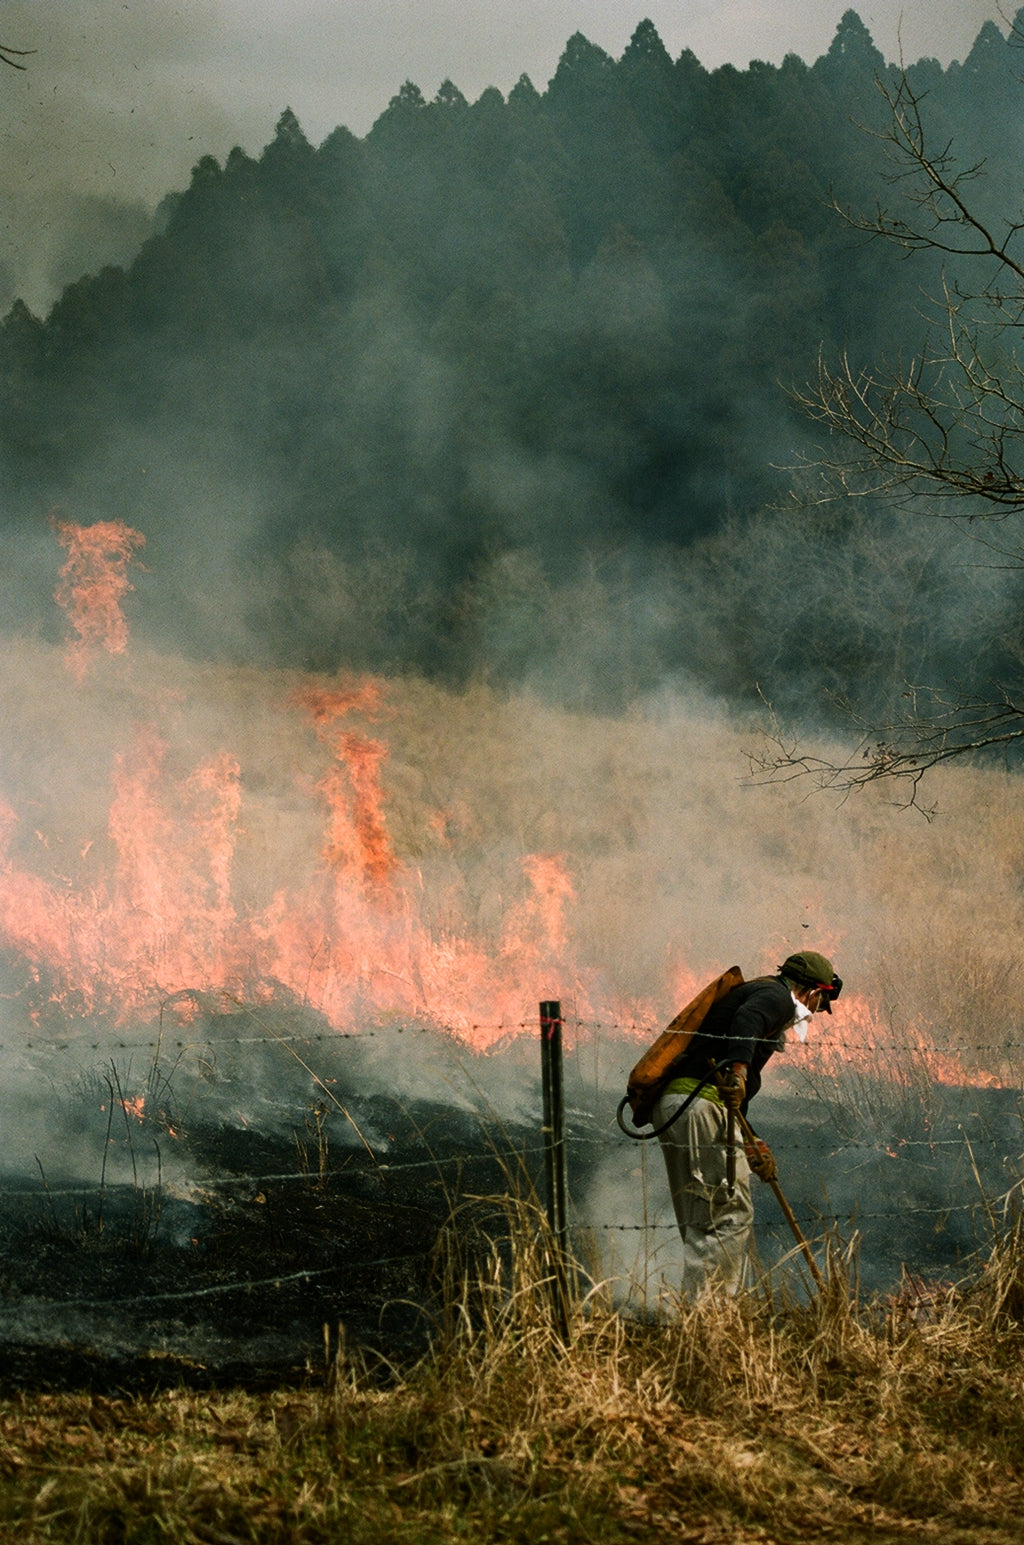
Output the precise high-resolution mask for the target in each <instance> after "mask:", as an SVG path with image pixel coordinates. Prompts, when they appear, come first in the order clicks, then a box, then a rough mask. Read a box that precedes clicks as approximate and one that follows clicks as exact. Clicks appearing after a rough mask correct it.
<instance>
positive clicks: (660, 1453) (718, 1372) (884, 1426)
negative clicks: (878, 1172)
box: [0, 1206, 1024, 1545]
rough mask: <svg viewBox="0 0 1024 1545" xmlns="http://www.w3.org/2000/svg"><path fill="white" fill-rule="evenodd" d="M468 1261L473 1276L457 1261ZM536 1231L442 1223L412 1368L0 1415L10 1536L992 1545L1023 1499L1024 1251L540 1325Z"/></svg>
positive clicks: (22, 1408)
mask: <svg viewBox="0 0 1024 1545" xmlns="http://www.w3.org/2000/svg"><path fill="white" fill-rule="evenodd" d="M470 1257H472V1258H473V1259H474V1260H475V1267H474V1269H473V1272H472V1274H471V1275H470V1274H467V1262H468V1260H469V1259H470ZM550 1267H551V1256H550V1249H549V1247H548V1242H547V1241H546V1240H545V1237H544V1232H543V1228H542V1227H541V1226H540V1224H539V1223H538V1221H537V1220H536V1219H535V1218H534V1217H533V1215H532V1213H531V1212H530V1210H529V1209H528V1208H525V1207H522V1206H520V1207H519V1208H518V1210H517V1212H516V1216H515V1219H514V1227H513V1230H512V1234H511V1236H509V1235H508V1234H507V1233H506V1234H503V1235H501V1236H500V1237H499V1236H498V1235H495V1237H494V1238H492V1239H490V1240H488V1238H487V1236H486V1235H485V1234H478V1235H477V1236H476V1238H475V1239H474V1238H473V1237H472V1231H471V1230H467V1228H466V1225H465V1220H464V1219H463V1220H460V1219H456V1220H454V1222H453V1229H452V1234H451V1236H450V1237H449V1240H448V1242H447V1245H446V1246H445V1248H443V1249H442V1251H441V1252H440V1255H439V1262H438V1270H439V1285H440V1288H441V1290H442V1291H441V1295H440V1301H439V1306H438V1315H437V1320H436V1325H435V1339H434V1344H433V1347H432V1349H431V1351H430V1353H429V1354H428V1355H427V1356H425V1357H424V1358H423V1359H422V1360H421V1361H420V1362H419V1363H418V1364H417V1365H416V1366H414V1367H409V1368H400V1367H397V1366H389V1365H388V1364H386V1363H385V1362H382V1361H381V1360H375V1361H374V1362H373V1363H372V1364H370V1363H368V1362H367V1361H366V1360H365V1359H364V1358H362V1357H361V1356H360V1355H359V1353H358V1351H357V1350H351V1349H347V1348H346V1347H345V1344H344V1339H343V1337H342V1338H340V1339H339V1338H338V1337H334V1336H332V1337H330V1338H328V1340H325V1345H327V1344H328V1341H329V1345H330V1361H329V1362H328V1363H326V1364H325V1366H324V1367H323V1368H321V1369H318V1370H311V1372H310V1375H309V1377H308V1379H307V1380H306V1381H305V1382H304V1383H303V1384H302V1385H301V1387H294V1388H287V1389H285V1388H282V1389H276V1390H272V1391H268V1392H262V1393H260V1392H255V1393H253V1392H245V1391H242V1390H225V1391H212V1392H209V1391H208V1392H202V1393H195V1392H189V1391H188V1390H186V1389H184V1388H179V1389H173V1390H169V1391H165V1392H163V1393H159V1394H155V1395H153V1396H150V1397H138V1398H134V1399H130V1398H127V1397H124V1396H117V1395H103V1396H101V1395H95V1394H51V1395H43V1394H27V1393H22V1394H19V1395H15V1396H7V1397H6V1398H4V1399H3V1401H2V1402H0V1470H2V1474H3V1477H4V1479H3V1483H2V1486H0V1529H2V1530H3V1532H4V1537H5V1538H14V1537H15V1535H17V1537H18V1538H19V1539H20V1540H23V1541H25V1542H31V1545H34V1542H43V1541H57V1540H61V1541H64V1540H76V1541H83V1542H85V1541H88V1542H90V1545H92V1542H103V1545H106V1542H114V1541H117V1542H126V1541H140V1542H141V1541H156V1540H160V1541H174V1542H183V1545H184V1542H198V1541H203V1542H215V1541H216V1542H221V1545H227V1542H234V1541H246V1542H257V1541H258V1542H268V1541H282V1542H283V1541H295V1542H312V1541H317V1542H321V1541H328V1540H330V1541H334V1540H341V1539H344V1540H352V1541H353V1542H355V1545H363V1542H366V1545H370V1542H374V1545H376V1542H380V1541H398V1542H402V1541H409V1542H412V1541H416V1542H420V1541H437V1542H442V1541H444V1542H448V1541H452V1542H455V1541H536V1542H538V1545H540V1542H542V1541H565V1542H574V1545H576V1542H578V1545H584V1542H603V1541H609V1542H611V1541H615V1542H619V1541H625V1540H630V1539H635V1538H644V1537H646V1538H650V1539H654V1540H666V1541H667V1540H670V1539H671V1540H674V1541H684V1542H687V1545H719V1542H720V1545H754V1542H755V1541H757V1542H760V1545H764V1542H776V1545H789V1542H796V1541H805V1540H808V1539H815V1540H818V1539H828V1540H842V1541H849V1542H854V1541H856V1542H862V1541H863V1542H865V1545H866V1542H867V1541H869V1540H870V1541H873V1542H878V1541H896V1540H906V1539H915V1540H917V1539H924V1540H927V1539H934V1540H937V1541H942V1542H946V1541H949V1542H959V1545H982V1542H983V1541H984V1542H985V1545H1011V1542H1016V1541H1017V1540H1018V1539H1019V1525H1018V1519H1019V1516H1020V1508H1021V1505H1022V1502H1024V1476H1022V1473H1021V1463H1020V1461H1021V1454H1022V1452H1024V1371H1022V1363H1021V1358H1020V1347H1021V1333H1022V1328H1024V1245H1022V1235H1021V1230H1020V1227H1019V1225H1018V1226H1015V1227H1013V1228H1010V1229H1009V1230H1008V1231H1007V1232H1005V1233H1004V1234H1003V1235H1001V1236H1000V1237H999V1238H998V1239H996V1240H995V1241H994V1242H993V1244H992V1248H991V1252H990V1255H989V1258H988V1260H987V1262H986V1263H985V1269H984V1270H982V1271H979V1273H978V1274H977V1276H976V1277H975V1279H974V1280H973V1281H971V1282H970V1283H968V1284H966V1285H965V1286H964V1287H963V1288H962V1289H961V1290H960V1291H958V1292H956V1293H949V1294H947V1295H946V1296H945V1297H944V1298H941V1299H940V1298H928V1299H926V1298H922V1297H921V1296H918V1295H915V1294H913V1293H907V1294H904V1295H901V1296H898V1297H896V1298H894V1299H892V1300H889V1301H886V1302H884V1303H876V1304H869V1305H860V1304H859V1303H858V1302H857V1298H856V1294H855V1292H854V1291H853V1281H852V1263H851V1260H850V1256H849V1252H845V1251H843V1250H842V1249H840V1248H839V1247H838V1246H837V1245H835V1246H833V1247H832V1248H830V1250H829V1251H828V1254H827V1259H826V1267H827V1270H826V1279H827V1280H826V1286H825V1288H824V1290H823V1291H822V1292H821V1293H820V1294H818V1295H816V1296H815V1297H814V1298H813V1299H811V1300H809V1301H806V1302H802V1303H796V1302H793V1301H787V1300H780V1298H779V1297H778V1295H777V1294H775V1295H773V1294H771V1293H769V1292H768V1291H766V1290H764V1289H761V1288H759V1289H755V1290H752V1291H751V1292H749V1293H746V1294H744V1295H742V1296H740V1297H738V1298H736V1299H721V1298H717V1297H714V1296H708V1297H705V1298H704V1299H702V1300H701V1301H700V1302H698V1303H696V1304H691V1303H684V1302H680V1303H678V1304H677V1305H676V1306H675V1314H674V1316H673V1317H672V1318H671V1320H669V1321H661V1322H659V1323H641V1322H635V1321H634V1322H630V1321H628V1320H626V1319H624V1318H623V1317H621V1316H620V1315H618V1314H616V1313H615V1312H614V1311H613V1310H612V1309H611V1308H610V1306H609V1305H608V1304H607V1303H606V1302H605V1301H604V1299H603V1296H602V1293H601V1291H600V1289H599V1288H593V1289H592V1290H591V1291H590V1293H589V1294H587V1295H585V1296H577V1297H575V1298H574V1300H573V1304H572V1307H571V1313H570V1318H569V1324H568V1328H567V1333H566V1334H561V1333H560V1332H559V1331H558V1329H557V1328H556V1327H557V1321H556V1320H554V1319H553V1317H552V1314H551V1297H550V1293H551V1271H550Z"/></svg>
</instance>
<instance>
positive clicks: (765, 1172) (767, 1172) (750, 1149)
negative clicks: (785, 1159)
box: [746, 1137, 779, 1183]
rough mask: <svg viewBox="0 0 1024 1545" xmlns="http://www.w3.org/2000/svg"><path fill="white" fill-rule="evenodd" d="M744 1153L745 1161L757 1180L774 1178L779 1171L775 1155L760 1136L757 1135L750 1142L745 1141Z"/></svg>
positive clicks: (766, 1180)
mask: <svg viewBox="0 0 1024 1545" xmlns="http://www.w3.org/2000/svg"><path fill="white" fill-rule="evenodd" d="M746 1154H747V1163H748V1164H749V1165H750V1168H751V1171H752V1173H753V1174H755V1175H756V1176H757V1178H758V1180H763V1181H765V1182H766V1183H767V1182H768V1181H771V1180H774V1179H775V1178H776V1176H777V1175H778V1173H779V1171H778V1166H777V1165H776V1163H775V1155H774V1154H773V1153H772V1151H771V1149H770V1148H769V1147H768V1144H767V1143H766V1142H764V1141H763V1139H762V1138H760V1137H758V1138H755V1139H754V1141H753V1142H752V1143H747V1145H746Z"/></svg>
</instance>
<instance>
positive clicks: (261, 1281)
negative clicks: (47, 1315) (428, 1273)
mask: <svg viewBox="0 0 1024 1545" xmlns="http://www.w3.org/2000/svg"><path fill="white" fill-rule="evenodd" d="M431 1253H432V1252H431V1251H430V1250H410V1251H409V1252H408V1254H406V1255H389V1256H384V1257H382V1258H381V1259H380V1260H376V1261H356V1262H354V1263H353V1262H351V1261H346V1262H345V1263H344V1264H339V1265H337V1266H323V1267H317V1268H315V1269H314V1268H309V1269H303V1270H302V1271H292V1272H287V1273H280V1272H279V1273H278V1274H277V1276H274V1277H259V1278H250V1277H239V1278H236V1279H235V1280H234V1281H232V1282H217V1283H214V1284H213V1285H212V1286H210V1287H203V1288H201V1287H197V1288H185V1289H176V1290H174V1291H167V1292H163V1293H138V1294H133V1296H132V1297H131V1298H23V1299H20V1300H18V1301H17V1302H16V1303H6V1304H5V1303H0V1315H2V1314H4V1313H6V1314H8V1315H19V1316H20V1317H21V1318H24V1316H25V1311H26V1309H123V1308H125V1306H126V1305H127V1306H128V1307H134V1306H135V1305H136V1304H159V1303H181V1302H185V1301H188V1300H191V1299H193V1298H214V1297H220V1296H222V1295H223V1294H225V1293H241V1292H251V1291H252V1290H253V1289H254V1288H265V1287H276V1288H280V1287H283V1286H284V1285H285V1284H286V1283H290V1282H309V1281H312V1280H313V1279H314V1278H316V1277H336V1276H337V1275H338V1273H339V1272H343V1271H350V1270H353V1269H355V1270H358V1271H375V1270H377V1269H378V1268H379V1267H381V1266H401V1265H404V1264H405V1263H406V1262H407V1261H415V1260H425V1259H426V1258H427V1257H428V1256H430V1255H431Z"/></svg>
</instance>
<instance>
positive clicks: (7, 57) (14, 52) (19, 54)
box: [0, 43, 35, 70]
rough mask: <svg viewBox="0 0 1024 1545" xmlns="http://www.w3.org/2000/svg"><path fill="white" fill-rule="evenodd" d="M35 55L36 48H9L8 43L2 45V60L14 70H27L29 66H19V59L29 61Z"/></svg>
mask: <svg viewBox="0 0 1024 1545" xmlns="http://www.w3.org/2000/svg"><path fill="white" fill-rule="evenodd" d="M34 53H35V49H34V48H8V47H7V45H6V43H0V59H2V60H3V62H4V64H9V65H10V67H11V69H12V70H27V69H28V65H26V64H19V63H18V60H19V59H27V58H28V57H29V56H30V55H31V54H34Z"/></svg>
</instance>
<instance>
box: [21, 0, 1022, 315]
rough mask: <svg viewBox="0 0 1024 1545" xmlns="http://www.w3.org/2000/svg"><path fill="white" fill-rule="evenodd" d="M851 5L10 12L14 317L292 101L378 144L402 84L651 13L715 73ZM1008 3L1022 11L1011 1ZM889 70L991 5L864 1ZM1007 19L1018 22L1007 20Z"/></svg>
mask: <svg viewBox="0 0 1024 1545" xmlns="http://www.w3.org/2000/svg"><path fill="white" fill-rule="evenodd" d="M848 3H849V0H517V3H516V4H515V5H509V6H496V5H495V4H494V0H180V3H179V0H0V43H3V44H5V45H7V46H9V47H11V48H18V49H32V50H34V53H32V54H31V55H30V56H29V57H28V58H26V59H25V61H24V62H25V64H26V65H27V69H26V70H25V71H24V72H16V71H14V70H11V69H6V68H3V67H2V66H0V135H2V152H0V310H3V311H6V309H7V308H8V306H9V304H10V302H11V300H13V299H14V297H15V296H16V295H20V296H21V297H22V298H23V299H24V300H25V301H26V302H27V304H28V305H29V306H30V307H31V309H33V310H34V311H36V312H37V313H40V314H42V313H43V312H45V310H46V309H48V307H49V305H50V304H51V303H52V301H53V299H54V298H55V297H56V295H58V294H59V293H60V290H61V288H62V287H63V285H64V284H66V283H68V282H70V280H71V279H73V278H75V277H77V276H78V274H80V273H81V272H83V271H85V270H93V269H95V268H97V267H99V266H101V264H102V262H124V261H126V260H128V259H129V258H130V256H131V255H132V253H133V252H134V250H135V249H136V248H137V245H138V242H139V241H140V240H141V238H142V236H143V235H144V234H145V231H146V226H147V221H148V219H149V218H150V216H151V215H152V212H153V210H154V209H155V207H156V205H157V204H158V202H159V200H160V198H161V197H162V196H163V195H164V194H165V193H166V192H168V191H171V190H174V189H177V188H181V187H184V186H186V185H187V183H188V178H189V173H190V170H191V167H192V166H193V165H194V164H195V162H196V161H197V160H198V159H199V157H200V156H201V155H203V154H207V153H209V154H212V155H215V156H217V158H218V159H219V160H223V158H224V156H226V154H227V153H228V151H229V150H230V149H231V147H232V146H233V145H236V144H238V145H241V146H242V147H243V149H245V150H247V151H248V152H249V153H250V154H258V153H259V151H260V150H261V149H262V148H263V146H264V145H265V144H266V143H267V141H268V140H269V139H270V138H271V137H272V135H273V131H274V125H275V123H276V121H277V118H278V116H279V115H280V113H281V111H282V109H283V108H285V107H291V108H292V109H293V110H294V111H295V112H296V113H297V114H298V117H299V120H300V122H301V123H302V125H303V128H304V129H305V131H306V133H307V135H308V136H309V138H310V139H311V140H312V141H313V142H314V143H320V141H322V140H323V139H324V138H325V137H326V135H327V134H328V133H330V131H331V130H332V129H333V128H336V127H337V126H338V125H339V124H344V125H345V126H346V127H347V128H349V129H351V130H352V131H353V133H355V134H357V135H360V136H362V135H363V134H365V133H366V132H367V131H368V129H369V128H370V126H371V125H372V123H373V121H374V119H375V118H376V117H377V116H378V115H379V114H380V113H381V112H382V111H383V110H384V109H385V108H386V106H387V104H388V101H389V100H390V98H391V97H392V96H393V95H394V94H395V93H396V92H397V91H398V89H399V87H400V86H401V85H402V83H403V82H404V81H406V80H413V81H415V82H416V84H417V85H418V86H419V87H420V88H421V90H422V91H423V92H424V94H425V95H426V96H428V97H432V96H433V95H434V94H435V92H436V91H437V89H438V87H439V86H440V84H441V82H442V81H443V80H444V79H445V78H446V77H447V78H450V79H451V80H453V81H454V82H455V84H456V85H457V86H458V87H459V88H460V89H461V90H462V91H463V92H464V94H465V95H466V96H467V97H468V98H469V99H470V100H473V99H475V98H476V97H477V96H479V94H480V93H481V91H483V90H484V88H485V87H487V86H497V87H498V88H499V90H501V91H502V92H505V93H507V92H508V90H509V89H510V88H511V87H512V86H513V85H514V84H515V82H516V81H517V80H518V79H519V77H520V75H522V74H523V73H526V74H528V75H529V76H530V78H531V79H532V81H533V83H534V85H535V86H537V87H538V89H540V90H543V89H544V87H545V86H546V85H547V82H548V81H549V80H550V78H551V76H552V75H553V74H554V71H555V68H556V66H557V63H558V59H559V56H560V54H561V52H562V50H563V48H564V46H565V43H566V41H567V40H568V39H569V37H571V36H572V35H573V33H575V32H583V33H584V34H585V35H586V36H587V37H588V38H590V40H591V41H592V42H594V43H597V44H599V45H600V46H601V47H603V48H605V49H606V50H607V51H608V52H609V53H610V54H612V55H613V56H615V57H616V58H617V57H619V56H620V55H621V53H622V51H623V49H624V48H625V47H626V45H627V43H628V42H629V39H630V36H631V35H632V33H633V31H634V29H635V27H636V25H637V23H638V22H639V21H641V20H642V19H643V18H644V17H649V18H650V19H651V20H652V21H653V22H654V24H655V26H656V27H657V29H658V31H659V33H660V34H661V37H662V39H663V41H664V43H665V45H666V47H667V48H668V50H669V52H670V54H671V55H672V56H673V57H676V56H678V55H679V54H680V53H681V52H682V51H683V50H684V49H687V48H688V49H691V50H692V51H693V52H694V53H695V54H696V55H697V57H698V59H700V61H701V62H702V63H703V64H704V65H705V66H707V67H708V68H714V67H716V66H717V65H720V64H722V63H724V62H726V61H728V62H731V63H733V64H735V65H737V66H738V67H740V68H745V67H746V65H747V64H748V63H749V62H750V60H751V59H754V58H756V59H764V60H768V61H770V62H774V63H777V62H779V61H781V60H782V59H783V57H784V56H785V55H786V54H787V53H796V54H799V55H800V56H801V57H802V58H803V59H805V60H807V61H808V62H811V61H812V60H813V59H815V58H817V57H818V56H819V55H820V54H822V53H824V52H825V50H826V49H827V48H828V46H829V43H830V41H831V39H832V37H833V36H834V33H835V29H836V26H837V24H838V22H839V19H840V17H841V16H842V14H843V12H844V11H845V10H846V9H847V8H848ZM1011 4H1012V0H1011ZM855 8H856V9H858V13H859V15H860V16H861V18H862V20H863V21H864V22H865V23H866V25H867V26H868V28H869V29H870V31H871V33H872V35H873V37H874V39H875V42H876V44H877V45H878V47H879V48H880V49H881V51H882V52H883V54H885V56H886V58H888V59H898V58H899V57H900V56H901V52H902V57H904V58H905V59H907V60H908V61H909V60H916V59H918V58H920V57H922V56H924V55H929V56H933V57H936V58H938V59H939V60H940V61H941V62H942V63H943V64H948V63H949V62H950V60H952V59H962V58H963V57H964V56H965V54H966V53H967V52H968V51H969V49H970V46H971V44H972V42H973V40H974V38H975V37H976V36H977V33H978V31H979V30H980V28H981V26H982V24H983V23H984V22H985V21H986V20H989V19H991V20H994V21H995V22H996V23H997V24H999V25H1000V26H1001V27H1002V29H1003V30H1004V31H1005V30H1006V28H1007V23H1006V21H1005V20H1002V19H1001V16H1000V9H999V5H998V3H992V0H863V3H862V4H861V5H860V6H859V7H855ZM1006 14H1007V15H1009V14H1011V11H1007V12H1006Z"/></svg>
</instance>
